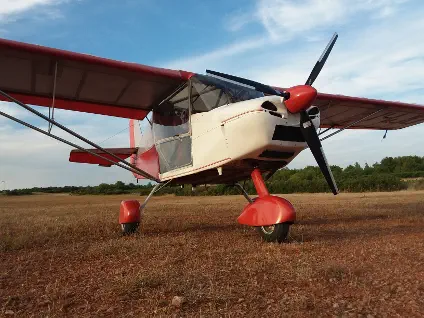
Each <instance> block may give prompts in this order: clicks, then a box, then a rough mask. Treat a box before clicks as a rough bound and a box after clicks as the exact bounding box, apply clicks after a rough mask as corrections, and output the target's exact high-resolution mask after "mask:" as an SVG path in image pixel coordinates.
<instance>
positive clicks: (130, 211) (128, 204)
mask: <svg viewBox="0 0 424 318" xmlns="http://www.w3.org/2000/svg"><path fill="white" fill-rule="evenodd" d="M160 186H161V184H160V183H158V184H156V185H155V186H154V187H153V189H152V191H150V193H149V195H148V196H147V198H146V199H145V200H144V202H143V204H141V205H140V202H138V201H137V200H126V201H122V202H121V210H120V212H119V223H120V224H121V229H122V234H123V235H129V234H133V233H135V232H137V230H138V228H139V226H140V221H141V217H142V213H143V209H144V208H145V207H146V205H147V202H149V200H150V198H151V197H152V196H153V194H154V193H155V192H156V191H157V189H158V188H159V187H160Z"/></svg>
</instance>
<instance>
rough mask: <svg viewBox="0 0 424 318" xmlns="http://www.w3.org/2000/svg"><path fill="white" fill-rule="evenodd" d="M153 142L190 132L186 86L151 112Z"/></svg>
mask: <svg viewBox="0 0 424 318" xmlns="http://www.w3.org/2000/svg"><path fill="white" fill-rule="evenodd" d="M152 119H153V135H154V138H155V141H158V140H161V139H165V138H169V137H174V136H179V135H182V134H186V133H188V132H189V131H190V125H189V101H188V86H187V85H186V86H185V87H184V88H183V89H181V91H179V92H178V93H177V94H175V95H174V96H173V97H172V98H170V99H168V100H166V101H164V102H163V103H161V104H160V105H158V106H157V107H156V108H155V109H154V111H153V118H152Z"/></svg>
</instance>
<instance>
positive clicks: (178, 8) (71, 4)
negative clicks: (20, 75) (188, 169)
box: [0, 0, 424, 188]
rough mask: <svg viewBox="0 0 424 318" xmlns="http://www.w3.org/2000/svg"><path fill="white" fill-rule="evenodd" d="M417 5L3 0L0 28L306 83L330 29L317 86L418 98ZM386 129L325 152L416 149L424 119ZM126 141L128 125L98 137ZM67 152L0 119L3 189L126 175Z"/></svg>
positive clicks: (117, 123)
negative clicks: (332, 41) (330, 45)
mask: <svg viewBox="0 0 424 318" xmlns="http://www.w3.org/2000/svg"><path fill="white" fill-rule="evenodd" d="M423 13H424V3H423V2H422V1H412V0H409V1H406V0H374V1H371V0H357V1H348V0H315V1H314V0H306V1H295V0H293V1H289V0H263V1H261V0H258V1H255V0H250V1H235V0H233V1H217V0H215V1H179V2H175V1H170V0H169V1H165V0H158V1H154V2H153V1H147V0H146V1H144V0H121V1H112V0H111V1H95V0H15V1H13V2H12V1H9V0H0V37H3V38H8V39H13V40H17V41H23V42H29V43H36V44H41V45H45V46H51V47H56V48H61V49H66V50H71V51H77V52H83V53H89V54H93V55H98V56H103V57H108V58H112V59H117V60H124V61H130V62H138V63H142V64H147V65H153V66H161V67H169V68H175V69H183V70H188V71H195V72H201V73H203V72H204V71H205V69H206V68H211V69H216V70H218V71H223V72H227V73H233V74H235V75H239V76H243V77H249V78H252V79H254V80H258V81H262V82H265V83H268V84H273V85H278V86H284V87H287V86H291V85H297V84H301V83H303V82H304V81H305V80H306V78H307V76H308V75H309V72H310V70H311V69H312V67H313V65H314V64H315V62H316V60H317V58H318V57H319V55H320V54H321V51H322V50H323V48H324V47H325V45H326V43H327V41H328V40H329V38H330V37H331V35H332V33H333V32H334V31H337V32H338V33H339V36H340V37H339V40H338V42H337V43H336V46H335V47H334V49H333V53H332V54H331V56H330V58H329V59H328V61H327V64H326V66H325V67H324V70H323V71H322V73H321V74H320V76H319V78H318V79H317V81H316V82H315V87H316V88H317V89H318V90H319V91H322V92H328V93H339V94H345V95H351V96H362V97H371V98H380V99H387V100H401V101H405V102H413V103H420V104H424V94H423V93H424V84H423V83H424V42H423V41H421V40H420V39H421V38H422V34H423V33H424V20H423V19H422V15H423ZM0 109H1V110H2V111H5V112H9V113H11V114H14V115H17V116H19V117H20V118H22V119H25V120H28V121H30V122H32V123H35V124H37V125H41V127H44V126H46V125H45V124H43V123H41V122H40V121H38V120H37V119H36V118H33V117H31V116H30V115H28V114H26V113H24V112H22V111H21V110H19V109H17V108H16V107H15V106H13V105H10V104H7V103H0ZM43 111H46V110H45V109H43ZM56 119H57V120H58V121H59V122H61V123H64V124H67V125H68V126H70V127H71V128H73V129H74V130H76V131H78V132H79V133H81V134H83V135H85V136H87V137H89V138H90V139H92V140H94V141H97V142H101V141H102V140H104V139H106V138H108V137H110V136H112V135H114V134H115V133H116V132H118V131H120V130H122V129H124V128H125V127H126V126H127V125H128V122H127V120H124V119H116V118H110V117H106V116H94V115H88V114H81V113H72V112H69V111H57V112H56ZM43 125H44V126H43ZM55 132H56V133H59V131H57V130H55ZM383 134H384V132H366V131H348V132H344V133H342V134H339V135H337V136H336V137H334V138H331V139H329V140H328V141H326V142H325V143H324V148H325V150H326V154H327V158H328V160H329V162H330V163H331V164H338V165H341V166H346V165H348V164H350V163H354V162H355V161H358V162H359V163H361V164H364V163H365V162H368V163H370V164H372V163H374V162H375V161H379V160H381V159H382V158H383V157H385V156H398V155H410V154H411V155H413V154H415V155H420V156H424V147H423V142H422V136H423V135H424V125H421V126H416V127H411V128H407V129H404V130H401V131H393V132H389V133H388V137H387V139H385V140H384V141H382V140H381V139H382V136H383ZM127 145H128V136H127V132H124V133H122V134H120V135H118V136H116V137H114V138H112V139H110V140H108V141H106V142H105V143H102V146H105V147H114V146H118V147H119V146H120V147H123V146H124V147H125V146H127ZM69 151H70V149H69V147H67V146H65V145H61V144H58V143H57V142H55V141H52V140H49V139H48V138H47V137H44V136H39V135H37V134H36V133H35V132H32V131H29V130H28V129H25V128H21V127H19V126H17V125H15V124H13V123H11V122H9V121H6V120H5V119H3V118H0V181H3V180H5V181H6V183H7V186H8V188H21V187H33V186H49V185H88V184H98V183H100V182H115V181H117V180H122V181H125V182H133V181H134V180H133V178H132V175H131V174H130V173H127V172H126V171H124V170H121V169H119V168H109V169H106V168H101V167H97V166H89V165H79V164H71V163H68V154H69ZM308 164H315V162H314V160H313V158H312V156H311V155H310V153H309V152H308V151H307V150H306V151H304V152H303V153H302V154H301V155H300V156H299V157H298V158H296V159H295V160H294V161H293V162H292V164H291V165H290V166H291V167H303V166H305V165H308Z"/></svg>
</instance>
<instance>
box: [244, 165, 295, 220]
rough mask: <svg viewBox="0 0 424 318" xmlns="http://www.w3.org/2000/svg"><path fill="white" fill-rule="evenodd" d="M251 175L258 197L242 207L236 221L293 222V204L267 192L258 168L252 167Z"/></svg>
mask: <svg viewBox="0 0 424 318" xmlns="http://www.w3.org/2000/svg"><path fill="white" fill-rule="evenodd" d="M251 176H252V180H253V184H254V185H255V188H256V192H257V193H258V197H257V198H256V199H255V201H254V202H253V203H249V204H248V205H247V206H246V207H245V208H244V209H243V212H242V213H241V214H240V216H239V217H238V219H237V221H238V222H239V223H240V224H244V225H249V226H267V225H273V224H279V223H284V222H288V223H293V222H294V221H295V220H296V212H295V210H294V207H293V205H292V204H291V203H290V202H289V201H287V200H286V199H283V198H280V197H277V196H273V195H270V194H269V192H268V189H267V188H266V185H265V182H264V180H263V178H262V174H261V171H260V170H259V169H257V168H256V169H254V170H253V171H252V174H251Z"/></svg>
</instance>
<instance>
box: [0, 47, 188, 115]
mask: <svg viewBox="0 0 424 318" xmlns="http://www.w3.org/2000/svg"><path fill="white" fill-rule="evenodd" d="M56 65H57V68H56ZM0 69H1V73H0V89H1V90H3V91H5V92H6V93H8V94H10V95H11V96H13V97H15V98H16V99H18V100H20V101H22V102H24V103H27V104H31V105H39V106H51V105H52V98H53V91H54V82H55V74H56V88H55V94H54V95H55V108H60V109H69V110H74V111H81V112H87V113H94V114H102V115H109V116H115V117H124V118H134V119H143V118H144V117H145V116H146V114H147V113H148V112H149V111H150V110H151V109H152V107H153V106H154V105H155V104H158V103H159V102H161V101H162V100H163V99H164V98H165V97H166V96H167V95H169V94H170V93H171V92H172V91H174V90H175V89H176V88H177V87H178V86H179V85H181V84H182V83H184V82H185V81H186V80H187V79H189V78H190V76H191V73H188V72H184V71H175V70H168V69H163V68H156V67H150V66H145V65H141V64H136V63H127V62H120V61H114V60H109V59H104V58H99V57H95V56H92V55H87V54H79V53H73V52H68V51H63V50H58V49H52V48H47V47H43V46H38V45H32V44H26V43H20V42H15V41H10V40H4V39H0ZM0 100H4V99H3V98H2V97H0Z"/></svg>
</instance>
